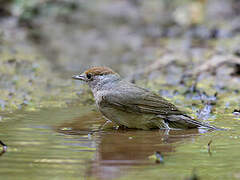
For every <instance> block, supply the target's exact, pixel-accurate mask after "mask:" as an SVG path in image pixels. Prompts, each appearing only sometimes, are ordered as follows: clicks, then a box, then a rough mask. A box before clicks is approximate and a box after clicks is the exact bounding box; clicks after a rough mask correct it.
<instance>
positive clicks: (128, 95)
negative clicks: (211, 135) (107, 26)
mask: <svg viewBox="0 0 240 180" xmlns="http://www.w3.org/2000/svg"><path fill="white" fill-rule="evenodd" d="M73 79H77V80H82V81H85V82H86V83H87V84H88V85H89V87H90V88H91V90H92V93H93V95H94V98H95V101H96V105H97V107H98V109H99V111H100V112H101V113H102V114H103V116H104V117H105V118H106V119H108V120H110V121H112V122H114V123H116V124H117V125H119V126H125V127H128V128H135V129H144V130H149V129H154V128H159V129H170V128H175V129H190V128H199V127H202V128H209V129H218V128H216V127H214V126H211V125H208V124H206V123H201V122H199V121H196V120H194V119H193V118H191V117H189V116H188V115H186V114H184V113H183V112H182V111H180V110H178V109H177V107H176V106H175V105H173V104H171V103H170V102H168V101H167V100H166V99H164V98H162V97H161V96H159V95H158V94H155V93H153V92H151V91H149V90H147V89H144V88H141V87H138V86H136V85H135V84H132V83H129V82H127V81H125V80H123V79H121V77H120V76H119V75H118V74H117V73H115V72H114V71H113V70H111V69H110V68H107V67H93V68H90V69H88V70H87V71H85V72H84V73H82V74H81V75H75V76H73Z"/></svg>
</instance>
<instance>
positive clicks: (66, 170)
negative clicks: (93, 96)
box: [0, 106, 240, 179]
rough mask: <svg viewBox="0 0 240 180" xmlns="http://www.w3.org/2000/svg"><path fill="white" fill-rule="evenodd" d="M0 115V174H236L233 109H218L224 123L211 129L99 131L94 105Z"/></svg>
mask: <svg viewBox="0 0 240 180" xmlns="http://www.w3.org/2000/svg"><path fill="white" fill-rule="evenodd" d="M89 109H93V110H89ZM1 116H2V117H4V118H3V119H2V121H3V122H2V123H1V127H0V132H1V134H0V139H1V140H3V141H4V142H5V143H6V144H7V145H8V150H7V152H5V153H3V154H2V155H1V157H0V161H1V163H0V173H1V177H2V178H4V179H30V178H33V179H49V178H50V179H83V178H85V179H133V178H137V179H146V178H148V179H159V178H160V179H187V178H191V177H193V176H198V177H199V178H200V179H239V178H240V177H239V176H240V169H239V167H240V164H239V161H238V160H237V159H238V158H239V148H240V143H239V138H240V136H239V134H240V133H239V127H240V121H239V120H240V117H239V116H238V115H237V116H236V115H233V114H221V115H219V116H218V117H217V118H216V119H215V123H214V124H215V125H217V126H221V127H229V128H230V127H231V129H229V130H227V131H212V132H199V131H198V130H179V131H169V132H168V131H162V130H154V131H141V130H116V129H114V128H113V127H111V126H109V127H108V128H105V129H104V130H102V131H99V126H100V125H101V124H102V123H103V122H104V120H103V119H102V118H101V116H100V115H99V114H98V113H97V112H95V111H94V106H89V107H87V106H74V107H69V108H50V109H42V110H40V111H38V112H29V113H26V112H21V111H20V112H18V113H15V114H12V115H11V114H5V115H4V114H1ZM208 144H209V145H208ZM156 152H158V153H159V155H158V158H157V156H156Z"/></svg>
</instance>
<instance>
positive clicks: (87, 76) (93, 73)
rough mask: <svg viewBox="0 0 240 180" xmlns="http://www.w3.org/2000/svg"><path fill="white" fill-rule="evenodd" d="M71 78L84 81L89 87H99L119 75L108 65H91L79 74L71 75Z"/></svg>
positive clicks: (118, 77) (116, 78)
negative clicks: (91, 66)
mask: <svg viewBox="0 0 240 180" xmlns="http://www.w3.org/2000/svg"><path fill="white" fill-rule="evenodd" d="M72 78H73V79H76V80H81V81H84V82H86V83H87V84H88V85H89V87H90V88H91V89H95V88H100V87H102V86H103V85H104V84H106V83H111V82H114V81H116V80H119V79H120V76H119V75H118V74H117V73H116V72H114V71H113V70H112V69H110V68H108V67H93V68H90V69H88V70H86V71H85V72H83V73H82V74H80V75H74V76H72Z"/></svg>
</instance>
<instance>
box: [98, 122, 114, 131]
mask: <svg viewBox="0 0 240 180" xmlns="http://www.w3.org/2000/svg"><path fill="white" fill-rule="evenodd" d="M110 122H112V121H110V120H106V121H105V123H104V124H103V125H101V126H100V128H99V129H100V130H103V128H104V126H106V125H107V124H108V123H110Z"/></svg>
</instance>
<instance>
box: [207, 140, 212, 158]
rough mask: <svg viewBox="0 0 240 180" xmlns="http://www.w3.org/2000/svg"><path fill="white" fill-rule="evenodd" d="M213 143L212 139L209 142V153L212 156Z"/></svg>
mask: <svg viewBox="0 0 240 180" xmlns="http://www.w3.org/2000/svg"><path fill="white" fill-rule="evenodd" d="M211 144H212V140H210V141H209V142H208V154H209V155H210V156H211V155H212V153H211Z"/></svg>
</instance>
